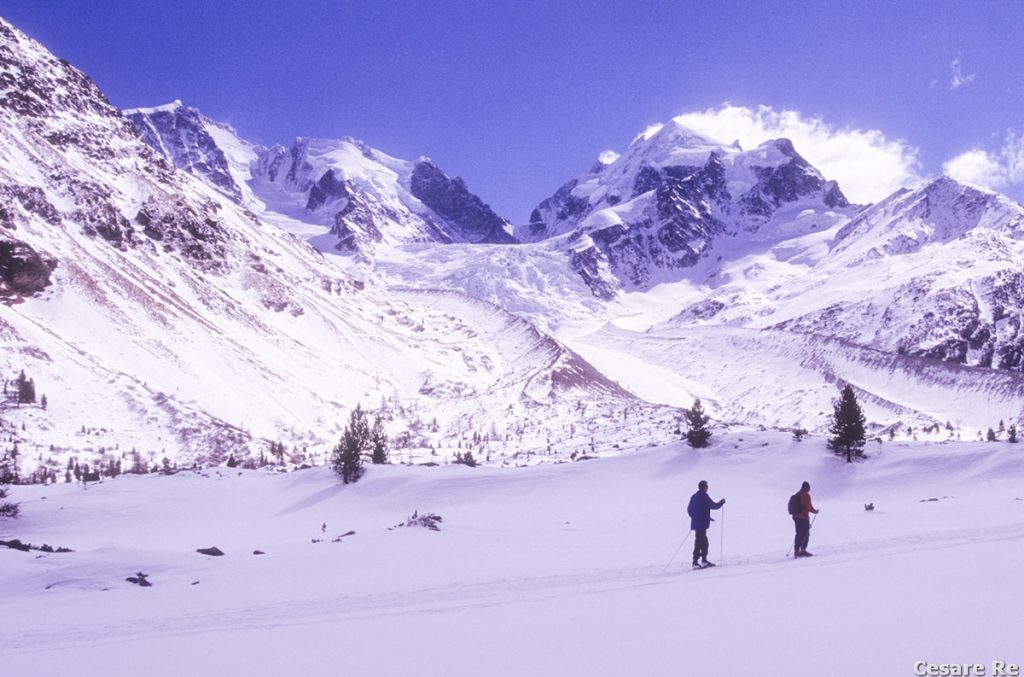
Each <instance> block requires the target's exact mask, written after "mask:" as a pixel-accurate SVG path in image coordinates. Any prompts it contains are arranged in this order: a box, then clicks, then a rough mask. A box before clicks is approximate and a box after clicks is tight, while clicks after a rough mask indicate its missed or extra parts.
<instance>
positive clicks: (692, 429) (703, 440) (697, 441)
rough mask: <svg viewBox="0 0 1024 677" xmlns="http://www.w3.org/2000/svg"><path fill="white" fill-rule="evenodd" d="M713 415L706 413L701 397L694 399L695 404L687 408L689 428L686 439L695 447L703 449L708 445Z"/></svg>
mask: <svg viewBox="0 0 1024 677" xmlns="http://www.w3.org/2000/svg"><path fill="white" fill-rule="evenodd" d="M710 422H711V417H709V416H708V415H707V414H705V413H704V407H703V406H702V405H701V403H700V398H697V399H696V400H694V401H693V406H692V407H690V408H689V409H687V410H686V423H687V426H688V427H689V429H688V430H687V431H686V441H687V442H688V443H689V444H690V446H691V447H693V448H694V449H702V448H704V447H706V446H708V440H710V439H711V430H710V429H709V428H708V423H710Z"/></svg>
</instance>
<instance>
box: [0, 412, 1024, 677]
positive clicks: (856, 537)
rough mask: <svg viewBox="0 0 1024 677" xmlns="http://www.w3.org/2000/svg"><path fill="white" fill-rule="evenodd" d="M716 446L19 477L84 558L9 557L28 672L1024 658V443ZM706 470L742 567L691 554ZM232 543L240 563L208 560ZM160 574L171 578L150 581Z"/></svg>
mask: <svg viewBox="0 0 1024 677" xmlns="http://www.w3.org/2000/svg"><path fill="white" fill-rule="evenodd" d="M713 442H714V444H713V446H712V447H711V448H710V449H708V450H704V451H702V452H697V451H694V450H692V449H690V448H689V447H687V446H685V445H683V444H674V445H670V446H667V447H661V448H657V449H652V450H647V451H642V452H637V453H633V454H628V455H624V456H621V457H615V458H606V459H600V460H593V461H586V462H577V463H566V464H553V465H543V466H534V467H528V468H519V469H497V468H483V467H481V468H466V467H462V466H440V467H422V466H415V467H410V466H397V465H396V466H387V467H371V468H370V469H369V472H368V474H367V475H366V477H365V478H364V479H363V480H362V481H360V482H359V483H357V484H355V485H350V486H344V485H342V484H341V483H340V482H339V481H338V480H337V479H336V477H334V476H333V475H332V474H331V472H330V471H329V470H328V469H326V468H316V469H312V470H303V471H298V472H293V473H289V474H263V473H260V472H251V471H243V472H240V471H237V470H228V469H225V468H219V469H209V470H204V471H202V472H201V473H180V474H178V475H175V476H171V477H164V476H141V477H121V478H118V479H116V480H113V481H106V482H105V483H103V484H99V485H93V486H90V487H89V488H88V489H87V490H83V489H82V488H81V486H80V485H67V484H59V485H51V486H18V487H15V488H14V493H13V496H14V498H16V499H17V500H19V501H21V503H22V508H23V513H24V515H23V517H22V518H21V519H19V520H16V521H7V522H0V534H3V536H2V538H4V539H8V538H12V537H16V538H20V539H21V540H23V541H29V542H32V543H36V544H40V543H44V542H45V543H49V544H51V545H54V546H57V545H63V546H68V547H71V548H74V549H75V551H76V552H74V553H70V554H60V555H58V554H52V555H43V556H37V555H39V553H36V552H33V553H23V552H18V551H14V550H9V549H5V548H0V571H2V572H3V575H2V576H0V599H3V601H4V604H3V612H2V613H0V654H2V655H3V660H2V663H3V674H5V675H7V674H9V675H25V676H30V675H105V676H116V675H126V676H127V675H142V674H145V675H182V674H196V675H243V674H244V675H256V676H259V675H277V674H281V673H282V672H284V673H287V674H294V675H340V674H349V675H526V674H529V675H732V676H739V675H778V676H782V675H793V674H806V675H830V676H840V677H841V676H844V675H849V676H851V677H852V676H855V675H856V676H857V677H861V676H863V675H880V676H889V675H892V676H896V675H912V674H913V664H914V662H915V661H918V660H927V661H931V662H936V663H940V662H945V663H950V662H972V663H973V662H980V663H985V664H988V665H990V664H991V662H992V661H993V660H1003V661H1009V662H1015V663H1024V648H1022V647H1024V643H1022V642H1021V627H1022V621H1024V610H1022V607H1021V603H1020V599H1021V597H1022V595H1021V592H1022V584H1021V580H1022V579H1021V575H1020V572H1021V571H1022V570H1024V548H1022V547H1021V546H1022V544H1024V500H1022V499H1024V484H1022V480H1024V446H1016V445H1011V444H1007V443H1005V442H997V443H947V444H924V443H899V442H897V443H888V442H887V443H884V444H882V445H881V446H876V445H875V444H870V445H869V449H868V450H869V452H871V453H872V457H871V458H870V459H869V460H867V461H865V462H862V463H857V464H852V465H847V464H845V463H842V462H840V461H837V460H836V459H834V458H833V457H831V455H829V454H828V453H827V452H826V451H825V449H824V443H823V440H821V439H820V438H812V439H808V440H805V441H804V442H801V443H797V442H793V441H791V439H790V438H789V436H788V435H784V434H781V433H742V432H730V433H725V434H718V435H716V436H715V437H714V438H713ZM700 479H707V480H708V482H709V483H710V485H711V490H710V491H711V494H712V496H713V497H715V498H719V497H725V498H727V504H726V506H725V509H724V511H722V512H720V513H716V514H715V517H716V518H717V521H716V522H715V523H714V524H713V525H712V530H711V532H710V533H709V536H710V540H711V558H712V559H713V560H716V561H719V563H720V564H722V566H721V567H719V568H716V569H711V570H707V571H691V570H690V568H689V553H690V550H691V548H692V537H691V538H689V539H688V540H687V541H686V543H685V544H684V545H683V548H682V550H681V551H680V553H679V555H678V557H676V559H675V561H674V562H673V563H672V565H671V566H670V567H669V568H668V569H667V570H665V566H666V563H667V562H668V561H669V558H670V557H671V556H672V553H673V551H675V549H676V547H677V546H678V545H679V543H680V540H681V539H682V538H683V537H684V536H686V534H687V529H688V526H689V524H688V520H686V518H685V505H686V501H687V499H688V497H689V496H690V494H691V493H693V491H695V490H696V484H697V482H698V480H700ZM805 479H806V480H808V481H809V482H811V484H812V493H813V496H814V500H815V503H816V504H817V506H818V507H819V508H820V509H821V514H820V515H819V517H818V519H817V522H816V524H815V526H814V529H813V531H812V533H811V542H810V550H811V551H812V552H814V553H815V555H816V556H815V557H813V558H810V559H807V560H799V561H794V560H792V559H788V558H787V557H786V551H787V549H789V547H790V545H791V543H792V523H791V520H790V518H789V516H788V515H787V514H786V512H785V507H784V506H785V503H786V500H787V498H788V497H789V495H790V494H791V493H793V492H794V491H795V490H796V489H797V488H798V486H799V484H800V482H801V481H802V480H805ZM44 497H45V498H44ZM927 499H938V500H927ZM869 501H870V502H873V503H874V504H875V506H876V508H877V509H876V510H875V511H873V512H866V511H865V510H864V507H863V504H864V503H867V502H869ZM415 510H418V511H419V512H420V513H421V514H422V513H425V512H432V513H436V514H439V515H441V516H442V517H443V522H442V523H441V531H439V532H432V531H428V530H426V529H423V528H418V527H417V528H397V529H394V530H389V529H388V527H391V526H393V525H395V524H398V523H399V522H402V521H404V520H405V519H406V518H407V517H409V516H410V515H411V514H412V513H413V511H415ZM324 523H326V530H325V531H323V532H322V530H321V525H322V524H324ZM349 530H354V531H355V532H356V533H355V534H354V535H351V536H346V537H344V538H343V539H342V541H341V542H338V543H334V542H331V539H332V538H334V537H336V536H338V535H340V534H343V533H345V532H347V531H349ZM723 531H724V539H723ZM312 539H322V541H323V542H320V543H313V542H311V541H312ZM207 546H217V547H219V548H221V549H222V550H223V551H224V552H225V553H227V554H226V555H225V556H224V557H219V558H214V557H206V556H203V555H199V554H197V553H196V552H195V549H196V548H201V547H207ZM257 548H258V549H260V550H263V551H265V552H266V554H265V555H262V556H254V555H253V554H252V552H253V550H254V549H257ZM139 571H142V572H144V573H146V574H148V575H149V580H150V581H152V583H153V587H152V588H146V589H143V588H139V587H136V586H134V585H131V584H129V583H126V582H125V580H124V579H125V577H126V576H129V575H134V574H135V573H136V572H139ZM193 583H195V584H193Z"/></svg>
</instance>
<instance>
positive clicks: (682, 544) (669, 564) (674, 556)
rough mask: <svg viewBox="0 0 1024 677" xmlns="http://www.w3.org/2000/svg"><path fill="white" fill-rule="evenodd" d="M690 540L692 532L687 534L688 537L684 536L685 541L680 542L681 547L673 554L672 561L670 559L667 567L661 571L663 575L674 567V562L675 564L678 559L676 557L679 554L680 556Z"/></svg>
mask: <svg viewBox="0 0 1024 677" xmlns="http://www.w3.org/2000/svg"><path fill="white" fill-rule="evenodd" d="M691 531H692V530H691ZM688 540H690V532H689V531H687V532H686V535H685V536H683V540H682V541H680V542H679V547H678V548H676V551H675V552H674V553H672V559H670V560H669V561H668V564H666V565H665V568H664V569H662V570H661V571H662V572H663V573H664V572H665V571H668V568H669V567H670V566H672V562H674V561H675V559H676V555H678V554H679V551H680V550H682V549H683V546H684V545H685V544H686V541H688Z"/></svg>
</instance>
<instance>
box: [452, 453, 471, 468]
mask: <svg viewBox="0 0 1024 677" xmlns="http://www.w3.org/2000/svg"><path fill="white" fill-rule="evenodd" d="M452 462H453V463H459V464H461V465H468V466H469V467H470V468H475V467H476V459H475V458H473V452H472V451H467V452H466V453H462V452H461V451H460V452H457V453H456V454H455V460H454V461H452Z"/></svg>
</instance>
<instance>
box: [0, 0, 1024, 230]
mask: <svg viewBox="0 0 1024 677" xmlns="http://www.w3.org/2000/svg"><path fill="white" fill-rule="evenodd" d="M0 15H2V16H4V17H5V18H7V19H8V20H10V21H12V22H13V23H15V24H16V25H17V26H18V27H20V28H21V29H22V30H24V31H25V32H27V33H28V34H29V35H31V36H32V37H34V38H36V39H38V40H39V41H41V42H42V43H43V44H44V45H46V46H47V47H48V48H49V49H50V50H51V51H53V52H54V53H56V54H57V55H58V56H60V57H63V58H65V59H68V60H69V61H71V62H72V63H73V64H74V65H76V66H78V67H79V68H81V69H82V70H84V71H85V72H87V73H88V74H89V75H91V76H92V77H93V79H94V80H95V81H96V82H97V83H98V84H99V85H100V87H101V88H102V89H103V90H104V91H105V92H106V94H107V96H108V97H109V98H110V100H111V101H112V102H113V103H114V104H115V105H117V106H120V107H123V108H127V107H133V106H150V105H158V104H162V103H167V102H169V101H171V100H173V99H182V100H183V101H184V102H185V103H187V104H189V105H192V106H195V107H197V108H199V109H200V110H202V111H203V112H204V113H205V114H207V115H208V116H210V117H212V118H214V119H218V120H223V121H227V122H230V123H231V124H232V125H234V126H235V127H236V129H237V130H238V131H239V133H240V134H241V135H242V136H244V137H245V138H248V139H250V140H252V141H256V142H259V143H265V144H269V143H275V142H278V143H284V144H288V143H290V141H291V140H292V138H293V137H295V136H298V135H304V136H323V137H338V136H354V137H357V138H361V139H363V140H365V141H367V142H368V143H370V144H371V145H373V146H375V147H377V148H379V149H381V150H383V151H385V152H387V153H389V154H392V155H395V156H398V157H403V158H415V157H418V156H420V155H429V156H430V157H431V158H433V159H434V160H435V161H436V162H437V163H438V164H439V165H440V166H441V167H442V168H444V169H445V170H446V171H447V172H448V173H450V174H453V175H454V174H457V175H460V176H463V177H464V178H465V179H466V180H467V182H468V183H469V185H470V187H471V188H472V189H473V190H474V191H475V192H477V193H478V194H479V195H480V196H481V197H482V198H483V199H484V200H486V201H487V202H489V203H491V205H492V206H494V207H495V209H496V210H497V211H498V212H499V213H501V214H503V215H505V216H507V217H509V218H511V219H513V220H515V221H522V220H525V219H526V218H527V217H528V215H529V212H530V210H531V209H532V208H533V207H534V206H535V205H536V203H537V202H539V201H540V200H541V199H543V198H544V197H546V196H548V195H550V194H551V193H552V192H554V190H555V189H556V188H557V187H558V186H559V185H561V184H562V183H564V182H565V181H566V180H568V179H570V178H573V177H574V176H576V175H578V174H579V173H580V172H581V171H583V170H585V169H586V168H588V167H589V166H590V165H591V164H592V163H593V162H594V160H595V159H596V157H597V155H598V153H600V152H601V151H602V150H604V149H615V150H619V151H621V150H623V149H624V148H625V147H626V146H627V145H628V144H629V142H630V140H631V139H632V138H633V137H634V136H635V135H636V134H638V133H639V132H641V131H642V130H643V129H644V128H645V127H646V126H647V125H649V124H651V123H654V122H658V121H664V120H667V119H668V118H671V117H673V116H675V115H679V114H683V113H702V116H700V117H698V118H694V119H695V120H696V121H698V122H699V123H700V124H703V125H705V126H706V129H705V131H709V130H715V131H716V132H718V133H720V134H722V135H728V134H733V136H734V138H736V137H738V138H741V140H742V141H744V143H745V144H746V143H748V142H750V141H751V140H754V138H755V137H757V136H758V134H761V135H764V134H776V133H787V134H789V135H791V136H794V137H797V138H794V142H795V143H796V144H797V149H798V150H800V151H801V152H802V153H804V154H805V155H806V156H807V157H808V158H809V159H811V160H812V161H815V160H818V162H817V164H819V165H823V167H822V168H823V169H824V170H826V174H831V175H832V176H830V178H837V179H839V180H840V182H841V184H842V185H843V187H844V188H846V189H847V192H851V193H854V195H852V197H854V198H855V199H860V200H861V201H866V200H869V199H870V200H873V199H878V198H880V197H881V195H878V194H877V193H879V192H880V191H883V189H887V188H888V187H889V186H891V185H896V184H898V183H900V182H908V181H912V180H915V179H919V178H920V177H927V176H932V175H936V174H938V173H940V172H942V171H943V169H944V167H945V168H946V169H948V170H950V171H953V172H954V173H955V174H957V175H958V177H959V178H963V179H966V180H972V181H975V182H978V183H982V184H984V185H989V186H991V187H995V188H999V189H1001V190H1004V191H1005V192H1007V193H1009V194H1011V195H1014V197H1019V196H1020V193H1021V192H1022V191H1021V184H1022V183H1024V142H1022V141H1021V140H1020V139H1018V138H1017V133H1018V132H1024V119H1022V113H1024V69H1022V68H1021V66H1022V64H1024V41H1022V40H1021V39H1020V36H1021V35H1024V3H1020V2H988V3H985V2H976V3H967V2H955V3H954V2H900V3H889V2H856V3H854V2H850V3H834V2H808V3H803V2H794V3H781V2H778V3H777V2H756V1H754V0H750V1H747V2H728V1H726V2H722V1H719V2H708V3H697V2H641V1H635V2H610V1H609V2H605V1H601V0H591V1H590V2H568V1H565V2H532V1H530V0H516V1H508V2H501V3H499V2H488V1H486V0H480V1H476V2H470V1H468V0H465V1H463V0H448V1H432V2H425V1H421V2H411V1H409V2H404V1H402V2H398V1H396V2H383V1H371V0H367V1H365V2H340V1H339V2H329V1H324V0H319V1H315V2H302V3H300V2H259V1H256V2H227V1H220V0H206V1H204V2H196V1H193V0H176V1H175V2H138V1H136V0H133V1H131V2H127V1H121V0H104V1H103V2H95V1H89V2H86V1H76V0H0ZM725 103H729V104H731V106H732V107H731V108H722V106H723V104H725ZM759 106H767V107H768V108H758V107H759ZM708 111H710V112H708ZM784 112H788V114H785V115H784V114H783V113H784ZM734 125H739V128H738V129H737V130H734V129H733V127H732V126H734ZM734 132H735V133H734ZM726 140H728V141H731V140H732V139H726ZM801 140H802V143H801ZM822 144H823V145H822ZM819 145H822V147H821V148H819V147H818V146H819ZM844 154H846V155H847V156H848V157H847V156H844ZM951 161H952V164H948V165H947V163H950V162H951ZM865 175H870V176H871V178H872V180H871V181H867V182H866V183H865V182H862V181H861V178H859V177H863V176H865ZM882 179H885V180H882ZM861 183H864V185H861Z"/></svg>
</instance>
